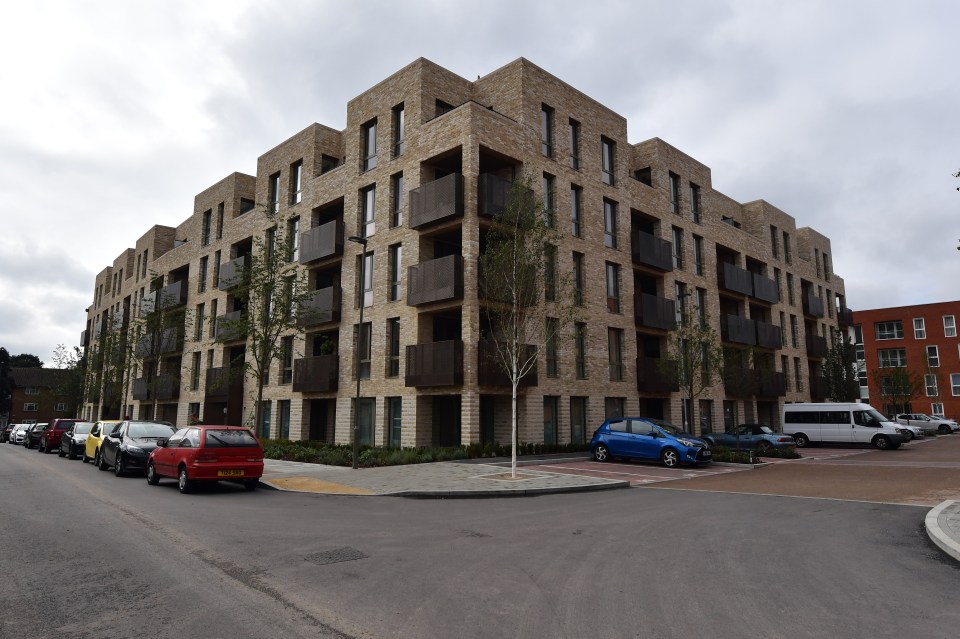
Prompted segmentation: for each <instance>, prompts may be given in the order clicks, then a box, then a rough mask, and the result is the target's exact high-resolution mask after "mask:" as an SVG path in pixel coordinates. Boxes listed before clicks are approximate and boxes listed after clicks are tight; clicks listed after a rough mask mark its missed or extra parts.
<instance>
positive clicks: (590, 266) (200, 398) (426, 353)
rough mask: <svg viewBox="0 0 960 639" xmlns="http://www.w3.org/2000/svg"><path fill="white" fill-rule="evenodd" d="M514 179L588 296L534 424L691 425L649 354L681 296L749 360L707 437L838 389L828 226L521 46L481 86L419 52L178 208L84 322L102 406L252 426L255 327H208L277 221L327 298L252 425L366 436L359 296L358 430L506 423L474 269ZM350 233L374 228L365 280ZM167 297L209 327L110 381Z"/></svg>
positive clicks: (114, 273) (499, 427) (538, 433)
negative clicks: (747, 192) (659, 133)
mask: <svg viewBox="0 0 960 639" xmlns="http://www.w3.org/2000/svg"><path fill="white" fill-rule="evenodd" d="M520 175H527V176H529V177H530V178H531V179H532V180H533V182H534V184H535V185H536V186H538V187H540V188H541V189H542V190H541V191H540V193H539V195H540V196H541V197H542V198H543V200H544V202H545V204H546V206H548V207H549V208H550V210H551V211H552V219H553V223H554V225H555V226H556V227H557V229H558V230H559V231H561V233H562V240H561V242H560V244H559V246H558V247H557V268H558V269H560V270H561V271H563V272H566V273H571V274H572V277H573V280H574V282H575V283H577V284H578V285H579V287H580V288H581V290H582V292H583V297H584V304H585V308H584V317H585V321H584V322H583V323H581V324H578V325H577V326H572V327H571V328H570V330H569V339H564V340H562V341H561V343H559V344H558V345H557V346H558V348H557V349H556V352H555V353H554V352H549V353H548V352H547V349H544V348H541V349H540V359H539V362H538V370H537V376H536V378H535V379H531V380H530V383H529V384H528V385H526V386H525V387H524V388H523V395H522V398H521V400H520V413H521V430H520V439H521V440H522V441H548V442H554V441H556V442H560V443H564V442H569V441H584V440H587V441H588V440H589V438H590V435H591V433H592V432H593V429H594V428H596V426H597V425H599V423H600V422H601V421H602V420H603V419H604V418H605V417H606V416H608V415H615V414H640V415H649V416H658V417H664V418H666V419H668V420H671V421H674V422H677V423H679V422H681V421H683V420H684V415H683V411H682V409H681V404H682V402H681V398H680V395H679V393H677V392H676V389H675V388H671V387H670V384H667V383H664V380H663V379H661V378H660V376H659V375H658V373H657V371H658V367H657V362H656V360H658V359H661V358H663V357H665V355H666V352H667V336H668V334H669V331H670V330H671V328H673V327H674V325H675V322H676V315H677V313H678V310H679V307H680V305H678V304H677V300H682V301H683V300H685V306H686V307H687V308H690V309H695V308H702V309H703V310H704V312H705V314H706V316H707V318H708V320H709V321H710V322H711V323H712V324H713V325H714V326H715V328H716V329H717V331H718V333H719V334H721V335H722V339H723V343H724V344H725V345H726V346H728V347H733V348H741V349H747V350H749V351H750V352H752V353H753V354H754V356H753V357H751V358H745V359H744V364H743V367H744V369H745V370H744V371H740V372H739V373H737V374H733V375H730V376H728V378H727V380H726V381H725V382H718V383H717V384H716V385H715V386H714V387H713V388H711V389H710V391H709V392H708V393H706V394H704V395H703V396H701V397H699V398H698V399H697V402H696V406H695V407H694V408H695V411H696V418H695V420H694V421H696V422H697V423H696V424H691V425H689V428H691V429H692V430H694V431H695V432H700V431H702V430H708V429H712V430H718V429H722V428H723V426H724V424H725V423H726V424H729V423H736V422H741V421H747V420H762V421H767V422H770V423H774V424H778V423H779V406H780V405H781V404H782V403H783V402H784V401H810V400H811V399H813V400H817V399H822V398H823V397H824V388H823V384H822V379H821V377H820V371H821V366H822V359H823V357H824V356H825V354H826V350H827V344H828V339H829V337H830V336H831V334H832V333H833V331H835V330H837V329H838V328H839V327H840V326H846V325H849V324H850V323H851V322H850V312H849V310H848V309H847V308H846V304H845V300H844V285H843V280H842V279H841V278H839V277H837V276H836V275H835V274H834V273H833V272H832V269H831V255H832V251H831V247H830V241H829V239H828V238H826V237H824V236H823V235H821V234H819V233H817V232H816V231H814V230H812V229H809V228H797V227H796V223H795V220H794V218H793V217H791V216H789V215H787V214H786V213H784V212H782V211H780V210H779V209H777V208H775V207H773V206H771V205H770V204H768V203H767V202H764V201H762V200H758V201H754V202H750V203H747V204H740V203H738V202H736V201H734V200H732V199H731V198H729V197H726V196H725V195H723V194H721V193H720V192H718V191H716V190H714V189H713V185H712V182H711V175H710V169H709V168H708V167H706V166H704V165H703V164H701V163H700V162H698V161H696V160H694V159H693V158H691V157H689V156H687V155H685V154H683V153H682V152H680V151H679V150H677V149H675V148H674V147H672V146H670V145H669V144H667V143H666V142H663V141H662V140H660V139H657V138H654V139H651V140H647V141H645V142H641V143H639V144H630V143H629V142H628V138H627V123H626V121H625V119H624V118H623V117H621V116H619V115H617V114H616V113H614V112H613V111H611V110H610V109H608V108H606V107H604V106H603V105H601V104H600V103H599V102H597V101H595V100H593V99H591V98H589V97H587V96H586V95H584V94H582V93H580V92H579V91H577V90H576V89H574V88H573V87H571V86H569V85H567V84H565V83H564V82H562V81H561V80H559V79H558V78H555V77H553V76H551V75H550V74H548V73H546V72H545V71H543V70H542V69H540V68H539V67H537V66H536V65H534V64H532V63H530V62H529V61H527V60H524V59H519V60H516V61H514V62H512V63H510V64H508V65H506V66H504V67H503V68H501V69H498V70H496V71H494V72H492V73H490V74H488V75H487V76H485V77H483V78H480V79H478V80H477V81H475V82H470V81H467V80H465V79H463V78H461V77H459V76H457V75H456V74H454V73H451V72H450V71H447V70H446V69H443V68H442V67H439V66H437V65H436V64H434V63H432V62H430V61H428V60H425V59H419V60H416V61H415V62H413V63H412V64H410V65H408V66H407V67H405V68H403V69H401V70H400V71H398V72H397V73H396V74H394V75H392V76H390V77H389V78H387V79H386V80H383V81H382V82H380V83H379V84H377V85H376V86H374V87H373V88H371V89H370V90H368V91H366V92H365V93H363V94H362V95H360V96H358V97H357V98H355V99H353V100H352V101H350V103H349V104H348V105H347V126H346V129H344V130H343V131H336V130H333V129H330V128H328V127H325V126H323V125H320V124H313V125H311V126H309V127H307V128H306V129H304V130H303V131H301V132H300V133H297V134H296V135H294V136H293V137H292V138H290V139H289V140H287V141H285V142H283V143H281V144H280V145H279V146H277V147H276V148H274V149H272V150H270V151H268V152H267V153H265V154H264V155H263V156H261V157H260V158H259V160H258V162H257V175H256V176H249V175H244V174H240V173H234V174H232V175H230V176H228V177H226V178H225V179H224V180H222V181H221V182H219V183H217V184H214V185H213V186H211V187H209V188H208V189H206V190H205V191H203V192H201V193H200V194H199V195H197V196H196V200H195V205H194V211H193V214H192V215H191V216H190V217H189V218H187V219H186V220H185V221H184V222H183V223H182V224H180V225H179V226H178V227H176V228H170V227H165V226H154V227H153V228H151V229H149V230H148V231H147V232H146V233H145V234H144V235H143V236H142V237H140V238H139V239H138V240H137V241H136V244H135V245H134V247H133V248H130V249H127V250H126V251H124V252H123V253H122V254H121V255H119V256H118V257H117V258H116V259H115V260H114V261H113V263H112V264H111V265H109V266H107V267H106V268H105V269H104V270H103V271H102V272H101V273H100V274H99V275H98V276H97V279H96V283H95V290H94V293H95V294H94V300H93V304H92V305H91V306H90V308H89V309H88V312H87V313H88V314H87V330H86V331H85V332H84V334H83V337H82V340H83V344H84V346H85V347H87V348H88V349H90V350H92V352H93V354H94V357H93V358H92V361H93V362H94V370H93V374H92V375H91V383H90V386H89V389H88V394H87V395H88V400H89V403H88V404H87V405H86V407H85V416H86V417H87V418H96V417H116V416H120V415H121V414H123V413H127V414H130V415H131V416H134V417H141V418H144V417H159V418H164V419H168V420H171V421H175V422H176V423H178V424H181V425H182V424H185V423H186V422H187V420H188V419H189V418H190V416H191V415H196V416H199V417H200V418H202V419H203V420H204V421H205V422H207V423H218V422H227V423H234V424H241V423H243V424H248V425H251V426H253V425H254V424H253V423H252V422H253V415H254V393H255V384H254V383H253V380H251V379H250V378H249V377H248V378H247V379H246V380H244V381H243V382H242V383H237V382H232V383H217V382H218V380H222V379H226V377H225V376H226V374H227V372H228V371H229V369H230V367H231V366H236V365H237V363H238V362H242V361H243V359H244V357H245V349H246V345H245V342H244V341H243V340H237V341H233V342H226V343H217V342H215V341H214V339H213V338H214V336H215V334H216V331H217V330H218V326H217V321H216V318H217V317H222V316H224V315H227V314H230V313H239V312H243V307H244V304H243V300H238V299H235V298H234V296H233V295H232V293H231V290H232V289H231V280H230V278H229V277H226V275H229V274H232V273H234V272H235V271H236V269H237V268H240V267H242V266H243V265H244V263H245V261H246V260H248V259H249V255H250V254H251V252H252V251H254V250H255V248H256V245H257V244H256V238H258V237H262V236H263V234H264V233H265V232H266V229H268V228H269V227H271V226H272V225H273V224H275V223H276V219H282V220H284V222H283V223H284V224H286V225H287V229H288V230H289V231H290V232H292V233H293V234H294V235H295V236H296V237H297V238H298V246H297V255H296V260H297V262H298V263H299V264H300V268H302V269H304V270H305V271H306V272H307V273H308V276H309V282H310V285H311V287H312V288H314V289H316V294H315V304H316V310H317V313H316V314H314V315H313V316H312V319H311V320H310V321H309V322H308V324H309V325H307V326H305V327H304V331H303V333H302V334H299V335H297V336H296V337H295V339H294V341H293V348H292V355H291V357H289V358H286V359H285V360H283V361H278V362H275V363H274V366H273V369H272V370H271V374H270V376H269V383H268V384H267V386H266V389H265V404H264V408H265V410H264V415H265V417H264V420H263V423H261V424H259V425H256V426H257V428H258V431H259V432H261V433H263V434H265V433H266V432H268V431H269V432H270V434H271V435H272V436H274V437H276V436H284V437H289V438H292V439H315V440H325V441H336V442H340V443H346V442H349V441H350V433H351V426H352V416H353V405H354V395H355V379H356V377H355V375H356V371H355V366H354V344H355V343H357V341H356V340H357V338H356V335H357V333H358V326H357V322H358V318H359V310H360V309H359V298H360V294H361V293H362V296H363V298H364V303H365V307H364V325H365V326H364V328H363V329H362V331H363V335H364V339H362V340H361V343H370V344H371V346H370V347H369V348H367V347H364V348H362V349H361V351H362V352H361V359H362V362H361V365H360V372H361V394H362V397H363V399H362V400H361V403H360V406H359V411H360V412H359V414H360V421H361V430H360V432H361V439H362V441H364V442H369V443H374V444H379V445H403V446H414V445H432V444H433V445H439V444H442V445H451V444H461V443H464V444H465V443H468V442H480V441H500V442H507V441H509V428H510V426H509V423H510V391H509V387H507V386H505V385H502V384H501V383H500V382H502V380H500V379H498V377H502V376H498V375H497V372H496V371H493V370H490V369H489V367H488V366H486V365H485V364H484V363H483V358H481V357H479V353H480V352H481V340H482V337H483V336H482V335H481V321H480V316H481V310H482V306H483V301H482V300H481V299H478V295H477V269H478V266H477V265H478V256H479V255H480V251H481V248H482V246H483V243H484V234H485V231H486V228H487V226H488V224H489V218H490V216H491V215H492V214H493V213H494V212H495V210H496V201H497V197H496V196H497V195H498V194H502V192H503V189H504V185H507V184H509V181H510V180H512V179H514V178H516V177H518V176H520ZM267 210H272V211H275V212H276V213H278V214H279V217H278V218H273V219H271V218H268V216H267V215H266V214H265V212H266V211H267ZM350 235H361V236H365V237H366V238H367V239H368V246H367V254H368V259H367V262H366V264H367V266H368V267H371V266H372V268H368V270H367V272H368V273H369V274H370V277H367V278H364V279H365V280H367V281H366V282H362V283H361V282H360V281H359V278H358V275H357V274H358V272H359V264H360V253H361V250H362V249H361V247H360V245H359V244H356V243H353V242H349V241H346V240H347V236H350ZM158 295H160V296H161V297H165V298H167V299H172V300H174V302H173V303H174V304H175V305H180V306H182V307H184V308H187V309H190V310H191V311H192V313H193V316H194V318H196V319H195V321H194V322H193V323H192V325H191V326H189V327H188V328H186V330H185V331H182V332H181V334H179V335H174V336H173V338H172V339H170V340H165V346H164V347H162V348H161V349H160V350H161V351H162V353H161V354H160V356H159V357H157V358H156V360H155V361H152V362H147V363H146V364H145V365H143V366H142V367H140V370H136V369H133V370H130V371H129V375H128V377H129V379H128V383H127V384H125V385H124V386H123V387H122V390H120V391H118V390H116V389H113V390H111V389H108V388H106V387H104V386H103V383H102V380H103V376H102V373H103V367H104V366H109V360H108V358H104V357H99V358H98V357H96V354H97V349H98V345H99V341H98V340H99V337H100V336H101V334H102V333H103V330H104V328H105V327H116V330H119V331H121V332H122V331H123V330H124V327H125V326H128V325H129V322H130V320H131V318H135V317H136V316H137V314H139V313H141V312H149V311H150V310H151V308H153V305H154V303H155V301H156V300H157V299H158V298H157V296H158ZM367 331H369V332H370V334H371V335H372V339H370V340H369V341H368V340H367V339H366V337H365V336H366V334H367ZM540 346H541V347H542V346H543V345H540ZM148 379H154V380H162V381H164V382H165V383H161V384H157V383H152V384H150V385H149V387H148V386H147V385H146V383H145V382H146V380H148ZM154 405H156V414H155V415H154V414H153V411H154Z"/></svg>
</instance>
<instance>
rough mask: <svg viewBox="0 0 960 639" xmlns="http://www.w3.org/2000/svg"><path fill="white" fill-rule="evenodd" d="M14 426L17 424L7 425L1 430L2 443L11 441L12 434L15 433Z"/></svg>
mask: <svg viewBox="0 0 960 639" xmlns="http://www.w3.org/2000/svg"><path fill="white" fill-rule="evenodd" d="M14 426H16V424H7V425H6V426H4V427H3V429H2V430H0V443H2V442H9V441H10V433H12V432H13V427H14Z"/></svg>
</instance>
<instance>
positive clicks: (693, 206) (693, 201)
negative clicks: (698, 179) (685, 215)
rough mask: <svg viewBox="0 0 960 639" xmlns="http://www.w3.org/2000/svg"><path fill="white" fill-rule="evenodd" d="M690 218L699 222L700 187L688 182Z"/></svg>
mask: <svg viewBox="0 0 960 639" xmlns="http://www.w3.org/2000/svg"><path fill="white" fill-rule="evenodd" d="M690 218H691V219H692V220H693V221H694V222H696V223H697V224H700V187H699V186H697V185H696V184H693V183H692V182H691V183H690Z"/></svg>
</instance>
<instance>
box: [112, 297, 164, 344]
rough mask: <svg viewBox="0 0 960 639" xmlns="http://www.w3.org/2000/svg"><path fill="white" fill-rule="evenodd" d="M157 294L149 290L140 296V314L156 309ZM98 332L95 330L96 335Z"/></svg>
mask: <svg viewBox="0 0 960 639" xmlns="http://www.w3.org/2000/svg"><path fill="white" fill-rule="evenodd" d="M157 294H158V291H150V292H149V293H144V294H143V297H141V298H140V314H141V315H149V314H150V313H152V312H154V311H155V310H157ZM99 334H100V331H99V330H97V335H99Z"/></svg>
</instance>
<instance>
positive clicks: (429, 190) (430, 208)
mask: <svg viewBox="0 0 960 639" xmlns="http://www.w3.org/2000/svg"><path fill="white" fill-rule="evenodd" d="M461 216H463V176H462V175H460V174H459V173H451V174H450V175H446V176H444V177H442V178H440V179H439V180H434V181H433V182H427V183H426V184H423V185H421V186H419V187H418V188H415V189H413V190H411V191H410V228H412V229H419V228H422V227H424V226H427V225H429V224H433V223H435V222H442V221H444V220H448V219H451V218H454V217H461Z"/></svg>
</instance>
